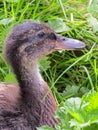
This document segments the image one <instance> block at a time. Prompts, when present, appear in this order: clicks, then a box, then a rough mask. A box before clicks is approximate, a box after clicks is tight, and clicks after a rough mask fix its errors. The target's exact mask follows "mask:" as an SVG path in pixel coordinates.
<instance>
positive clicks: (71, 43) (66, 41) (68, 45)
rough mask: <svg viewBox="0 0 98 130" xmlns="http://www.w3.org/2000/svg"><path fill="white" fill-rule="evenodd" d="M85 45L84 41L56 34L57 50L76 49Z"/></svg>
mask: <svg viewBox="0 0 98 130" xmlns="http://www.w3.org/2000/svg"><path fill="white" fill-rule="evenodd" d="M84 47H85V43H83V42H82V41H79V40H76V39H72V38H66V37H63V36H58V39H57V44H56V49H57V50H60V49H61V50H78V49H82V48H84Z"/></svg>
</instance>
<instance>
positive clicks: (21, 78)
mask: <svg viewBox="0 0 98 130" xmlns="http://www.w3.org/2000/svg"><path fill="white" fill-rule="evenodd" d="M26 65H27V66H26ZM16 76H17V79H18V82H19V85H20V87H21V91H22V92H23V93H24V94H26V93H27V94H28V95H30V96H31V95H32V96H33V97H34V95H35V96H36V95H40V93H41V94H42V93H43V91H44V90H43V89H44V84H46V83H45V81H44V80H43V78H42V76H41V74H40V72H39V66H38V63H37V62H35V63H33V64H31V65H30V64H29V63H28V64H25V63H24V64H21V65H20V66H19V70H18V71H17V72H16ZM27 94H26V96H27Z"/></svg>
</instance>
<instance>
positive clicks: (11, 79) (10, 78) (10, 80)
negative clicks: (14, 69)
mask: <svg viewBox="0 0 98 130" xmlns="http://www.w3.org/2000/svg"><path fill="white" fill-rule="evenodd" d="M4 82H7V83H15V84H17V80H16V78H15V75H14V74H12V73H10V74H7V75H6V76H5V78H4Z"/></svg>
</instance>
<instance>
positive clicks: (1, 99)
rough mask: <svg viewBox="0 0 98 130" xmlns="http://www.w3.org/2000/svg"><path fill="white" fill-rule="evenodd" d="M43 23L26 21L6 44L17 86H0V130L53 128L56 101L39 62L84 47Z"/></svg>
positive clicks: (5, 51) (17, 27) (8, 58)
mask: <svg viewBox="0 0 98 130" xmlns="http://www.w3.org/2000/svg"><path fill="white" fill-rule="evenodd" d="M84 47H85V44H84V43H83V42H81V41H78V40H75V39H70V38H66V37H63V36H60V35H58V34H56V32H55V31H54V30H53V29H52V28H50V27H49V26H47V25H46V24H44V23H36V22H25V23H22V24H19V25H18V26H16V27H14V28H13V29H12V31H11V32H10V34H9V35H8V37H7V39H6V41H5V49H4V54H5V58H6V60H7V62H8V63H9V64H10V66H11V67H12V70H13V72H14V73H15V75H16V78H17V81H18V84H19V85H14V84H7V83H2V82H1V83H0V130H36V129H37V127H40V126H42V125H48V126H50V127H52V128H54V129H55V124H56V123H58V120H57V119H56V118H55V117H54V112H55V111H56V110H57V109H58V106H57V103H56V101H55V98H54V96H53V94H52V92H51V90H50V88H49V86H48V85H47V83H46V82H45V81H44V79H43V78H42V76H41V74H40V72H39V66H38V61H39V59H40V58H42V57H43V56H46V55H48V54H50V53H52V52H54V51H57V50H75V49H81V48H84Z"/></svg>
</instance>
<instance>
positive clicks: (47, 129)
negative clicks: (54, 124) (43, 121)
mask: <svg viewBox="0 0 98 130" xmlns="http://www.w3.org/2000/svg"><path fill="white" fill-rule="evenodd" d="M37 130H54V129H53V128H50V127H49V126H42V127H40V128H37Z"/></svg>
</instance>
